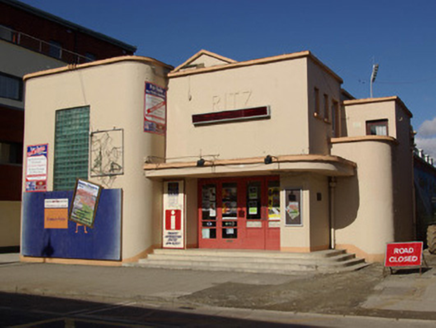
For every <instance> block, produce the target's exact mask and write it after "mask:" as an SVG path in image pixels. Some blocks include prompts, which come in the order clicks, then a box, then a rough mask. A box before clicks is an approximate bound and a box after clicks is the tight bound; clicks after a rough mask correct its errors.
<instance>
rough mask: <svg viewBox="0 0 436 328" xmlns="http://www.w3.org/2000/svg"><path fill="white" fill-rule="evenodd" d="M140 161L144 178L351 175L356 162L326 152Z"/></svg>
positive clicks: (353, 172)
mask: <svg viewBox="0 0 436 328" xmlns="http://www.w3.org/2000/svg"><path fill="white" fill-rule="evenodd" d="M149 162H150V160H149V161H148V163H146V164H144V171H145V176H146V177H147V178H156V179H159V178H177V177H192V178H208V177H216V176H243V175H268V174H279V173H284V172H313V173H317V174H321V175H326V176H353V175H354V174H355V168H356V166H357V165H356V163H354V162H352V161H349V160H346V159H344V158H342V157H338V156H330V155H284V156H269V155H268V156H265V157H254V158H242V159H228V160H219V159H211V160H209V159H206V156H205V158H199V159H198V160H196V161H189V162H166V163H149Z"/></svg>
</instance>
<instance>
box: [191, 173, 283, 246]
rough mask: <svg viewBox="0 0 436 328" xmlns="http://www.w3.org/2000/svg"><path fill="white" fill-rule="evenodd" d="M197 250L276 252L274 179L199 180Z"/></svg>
mask: <svg viewBox="0 0 436 328" xmlns="http://www.w3.org/2000/svg"><path fill="white" fill-rule="evenodd" d="M198 215H199V220H198V222H199V229H198V230H199V236H198V238H199V246H200V248H233V249H279V248H280V197H279V179H278V177H251V178H232V179H203V180H200V181H199V210H198Z"/></svg>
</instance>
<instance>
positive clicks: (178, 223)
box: [162, 181, 185, 248]
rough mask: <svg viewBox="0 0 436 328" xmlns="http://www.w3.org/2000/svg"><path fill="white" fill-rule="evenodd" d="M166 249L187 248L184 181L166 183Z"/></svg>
mask: <svg viewBox="0 0 436 328" xmlns="http://www.w3.org/2000/svg"><path fill="white" fill-rule="evenodd" d="M163 203H164V217H163V243H162V246H163V247H164V248H185V219H184V208H185V198H184V183H183V181H165V182H164V199H163Z"/></svg>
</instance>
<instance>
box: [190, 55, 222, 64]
mask: <svg viewBox="0 0 436 328" xmlns="http://www.w3.org/2000/svg"><path fill="white" fill-rule="evenodd" d="M198 64H204V67H211V66H216V65H223V64H227V62H225V61H223V60H220V59H218V58H215V57H212V56H209V55H206V54H203V55H202V56H200V57H199V58H197V59H196V60H194V61H193V62H192V63H190V65H198Z"/></svg>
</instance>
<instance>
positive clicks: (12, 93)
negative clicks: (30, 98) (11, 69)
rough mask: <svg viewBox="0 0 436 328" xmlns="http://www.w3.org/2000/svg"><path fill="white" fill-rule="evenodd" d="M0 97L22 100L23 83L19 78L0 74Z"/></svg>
mask: <svg viewBox="0 0 436 328" xmlns="http://www.w3.org/2000/svg"><path fill="white" fill-rule="evenodd" d="M0 97H2V98H8V99H13V100H19V101H21V100H23V81H22V79H21V78H19V77H16V76H12V75H9V74H4V73H0Z"/></svg>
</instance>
